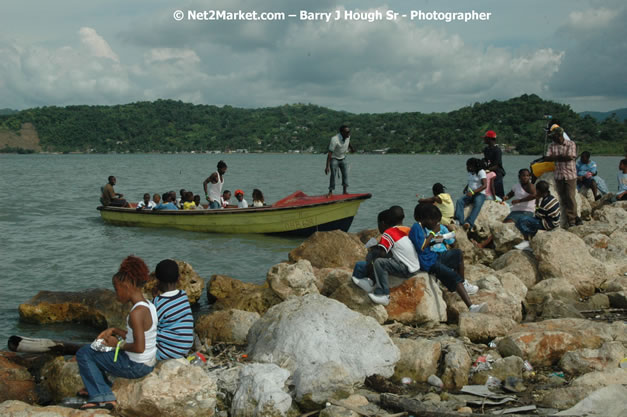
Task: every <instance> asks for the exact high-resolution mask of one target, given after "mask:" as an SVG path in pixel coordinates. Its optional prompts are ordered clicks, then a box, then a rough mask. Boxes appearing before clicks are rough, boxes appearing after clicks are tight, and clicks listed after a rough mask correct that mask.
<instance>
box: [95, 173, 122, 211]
mask: <svg viewBox="0 0 627 417" xmlns="http://www.w3.org/2000/svg"><path fill="white" fill-rule="evenodd" d="M116 181H117V180H116V178H115V177H114V176H113V175H111V176H109V178H108V182H107V185H105V186H104V187H102V195H101V196H100V202H101V203H102V205H103V206H111V207H128V206H129V204H128V203H127V202H126V200H125V199H123V198H122V194H120V193H116V192H115V190H114V189H113V186H114V185H115V183H116Z"/></svg>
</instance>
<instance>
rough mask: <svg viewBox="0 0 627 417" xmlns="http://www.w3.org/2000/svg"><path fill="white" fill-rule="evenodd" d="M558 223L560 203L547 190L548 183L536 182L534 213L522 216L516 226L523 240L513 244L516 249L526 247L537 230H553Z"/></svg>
mask: <svg viewBox="0 0 627 417" xmlns="http://www.w3.org/2000/svg"><path fill="white" fill-rule="evenodd" d="M559 225H560V203H559V201H557V198H555V197H554V196H553V195H551V192H550V190H549V183H548V182H546V181H539V182H538V183H537V184H536V214H535V216H534V217H522V218H520V219H518V221H517V222H516V227H517V228H518V230H520V233H522V234H523V236H524V238H525V240H524V241H523V242H521V243H519V244H518V245H516V246H514V247H515V248H516V249H521V250H523V249H528V248H529V240H530V239H531V238H532V237H534V236H535V235H536V233H537V232H538V230H553V229H555V228H556V227H559Z"/></svg>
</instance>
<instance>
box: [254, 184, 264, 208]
mask: <svg viewBox="0 0 627 417" xmlns="http://www.w3.org/2000/svg"><path fill="white" fill-rule="evenodd" d="M265 205H266V201H265V200H264V199H263V193H262V192H261V190H259V189H257V188H255V189H254V190H253V207H263V206H265Z"/></svg>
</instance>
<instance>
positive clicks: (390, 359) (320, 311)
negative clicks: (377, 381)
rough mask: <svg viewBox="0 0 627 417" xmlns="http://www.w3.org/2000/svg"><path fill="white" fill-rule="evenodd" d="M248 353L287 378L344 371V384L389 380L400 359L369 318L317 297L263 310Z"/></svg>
mask: <svg viewBox="0 0 627 417" xmlns="http://www.w3.org/2000/svg"><path fill="white" fill-rule="evenodd" d="M247 353H248V355H249V357H250V358H251V359H252V360H254V361H257V362H266V363H276V364H280V365H281V366H282V367H284V368H286V369H289V370H290V371H291V372H294V371H296V370H297V369H298V370H300V371H301V372H303V370H304V369H306V368H316V367H318V366H321V365H323V364H326V363H327V362H335V363H337V364H339V365H341V366H342V367H343V368H344V369H345V370H346V375H347V378H348V380H347V382H348V383H353V382H359V383H361V382H363V381H364V380H365V378H366V377H367V376H369V375H373V374H379V375H382V376H385V377H390V376H392V375H393V374H394V365H395V364H396V362H398V360H399V359H400V353H399V350H398V348H397V347H396V346H395V345H394V343H393V342H392V340H391V339H390V337H389V336H388V334H387V333H386V331H385V329H384V328H383V327H381V326H380V325H379V324H378V323H377V322H376V321H375V320H374V319H373V318H371V317H366V316H364V315H362V314H359V313H357V312H356V311H353V310H351V309H349V308H348V307H346V306H345V305H344V304H342V303H340V302H338V301H335V300H332V299H329V298H327V297H324V296H322V295H316V294H309V295H306V296H303V297H298V298H293V299H289V300H287V301H284V302H283V303H281V304H278V305H276V306H274V307H272V308H271V309H270V310H268V311H267V312H266V314H264V315H263V316H262V317H261V319H259V320H258V321H257V322H256V323H255V325H253V327H252V328H251V329H250V332H249V333H248V349H247ZM296 388H297V389H298V387H296Z"/></svg>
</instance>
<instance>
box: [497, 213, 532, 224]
mask: <svg viewBox="0 0 627 417" xmlns="http://www.w3.org/2000/svg"><path fill="white" fill-rule="evenodd" d="M533 216H534V214H533V212H531V211H511V212H510V213H509V214H508V215H507V217H506V218H504V219H503V221H504V222H505V221H507V220H512V221H513V222H514V223H516V222H517V221H518V219H522V218H523V217H533Z"/></svg>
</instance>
